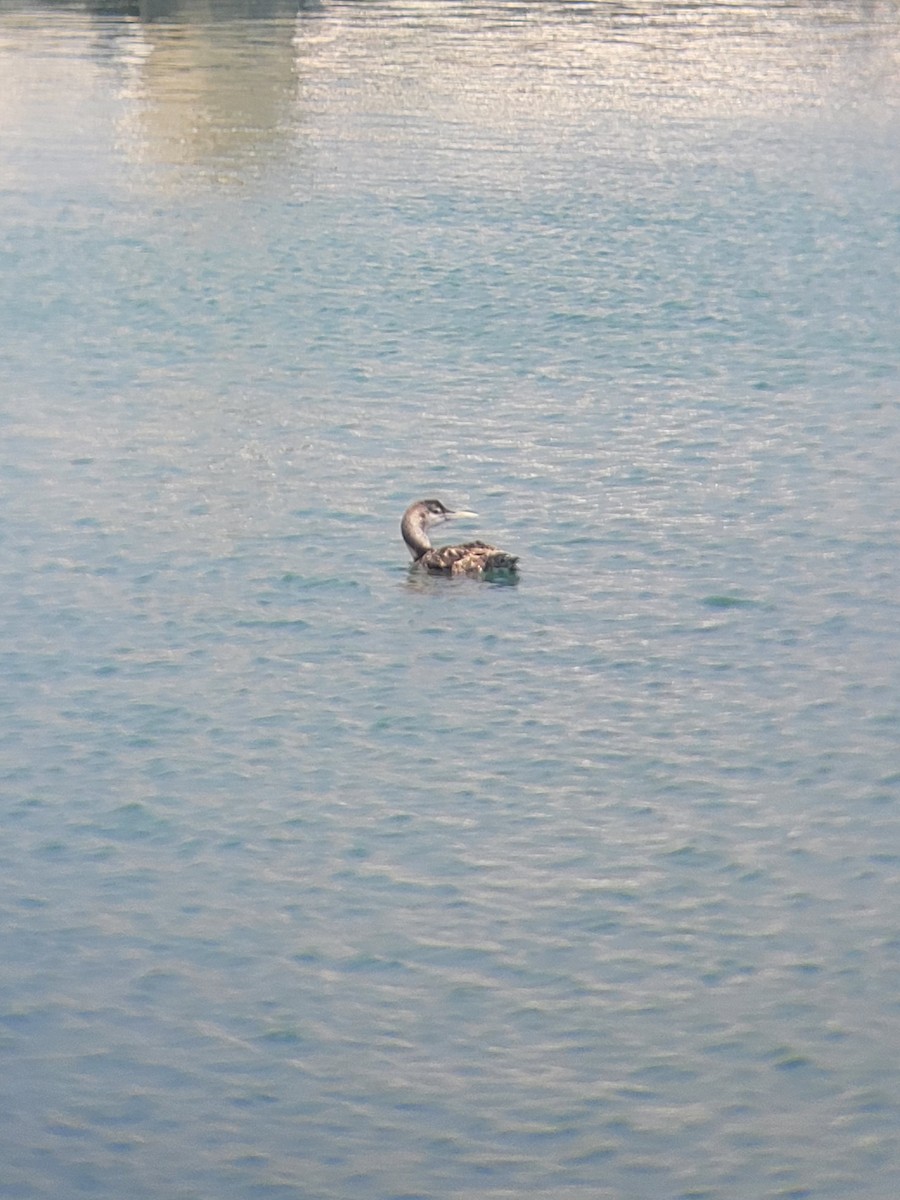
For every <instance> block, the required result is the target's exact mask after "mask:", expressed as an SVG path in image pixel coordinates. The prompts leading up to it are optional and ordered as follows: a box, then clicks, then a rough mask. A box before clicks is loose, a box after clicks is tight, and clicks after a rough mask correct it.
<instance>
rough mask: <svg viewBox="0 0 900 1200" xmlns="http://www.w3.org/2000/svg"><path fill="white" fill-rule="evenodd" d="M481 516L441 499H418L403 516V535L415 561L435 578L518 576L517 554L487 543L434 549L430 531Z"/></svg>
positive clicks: (401, 524)
mask: <svg viewBox="0 0 900 1200" xmlns="http://www.w3.org/2000/svg"><path fill="white" fill-rule="evenodd" d="M477 516H478V513H473V512H467V511H466V510H465V509H459V510H457V511H456V512H454V511H453V509H451V508H447V506H446V505H445V504H442V503H441V502H440V500H417V501H416V502H415V504H411V505H410V506H409V508H408V509H407V510H406V512H405V513H404V514H403V520H402V521H401V522H400V532H401V533H402V534H403V540H404V542H406V544H407V546H408V547H409V552H410V554H411V555H412V556H413V562H414V564H415V565H416V566H418V567H423V568H424V569H425V570H426V571H431V572H432V574H434V575H493V574H503V575H515V574H516V572H517V568H516V563H517V562H518V561H519V559H518V556H517V555H515V554H507V553H506V551H505V550H497V549H496V548H495V547H494V546H489V545H488V544H487V543H486V542H466V543H464V544H463V545H461V546H432V544H431V538H430V537H429V536H428V531H429V529H432V528H434V526H435V525H443V524H444V522H445V521H456V520H458V519H459V518H460V517H477Z"/></svg>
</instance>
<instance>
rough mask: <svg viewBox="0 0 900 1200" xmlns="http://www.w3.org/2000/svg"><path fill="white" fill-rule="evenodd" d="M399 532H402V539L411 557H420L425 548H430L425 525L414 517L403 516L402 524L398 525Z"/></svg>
mask: <svg viewBox="0 0 900 1200" xmlns="http://www.w3.org/2000/svg"><path fill="white" fill-rule="evenodd" d="M400 532H401V533H402V534H403V540H404V542H406V544H407V546H408V547H409V552H410V554H411V555H412V556H413V558H421V557H422V555H423V554H424V553H425V552H426V550H431V549H432V548H433V547H432V545H431V538H430V537H429V536H428V534H427V533H426V532H425V526H424V525H423V524H422V521H421V520H418V521H417V520H415V518H411V517H404V518H403V524H402V525H401V526H400Z"/></svg>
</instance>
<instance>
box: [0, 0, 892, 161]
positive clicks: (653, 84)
mask: <svg viewBox="0 0 900 1200" xmlns="http://www.w3.org/2000/svg"><path fill="white" fill-rule="evenodd" d="M125 7H126V8H127V9H128V12H131V11H132V9H131V8H130V7H129V6H125ZM0 14H2V15H0V49H2V47H3V46H4V45H5V46H6V47H7V49H9V48H13V49H14V50H15V53H14V54H12V55H10V54H7V56H6V64H5V71H4V73H3V77H2V78H0V111H5V110H7V109H8V108H10V107H11V106H12V107H13V108H14V110H16V109H20V108H21V107H22V106H23V105H25V106H26V107H27V105H28V103H29V98H31V99H32V100H36V99H40V100H41V101H42V103H43V105H46V104H48V103H50V100H51V98H50V97H40V98H36V97H33V96H32V95H31V89H32V87H33V84H32V82H31V74H32V73H31V72H30V69H29V59H30V56H31V55H36V56H40V57H45V56H46V55H48V54H53V53H64V52H66V51H67V53H68V57H69V65H68V66H67V68H66V81H65V92H66V96H67V105H68V106H69V107H70V108H71V107H72V106H77V105H78V104H79V103H80V102H81V98H82V97H84V98H85V99H87V98H88V95H89V92H90V88H91V72H92V70H93V64H94V63H95V62H100V61H104V60H106V61H111V62H112V63H113V64H114V65H115V66H116V67H117V68H118V69H119V70H120V71H121V72H122V85H121V89H120V100H121V104H122V109H121V111H120V113H119V118H118V133H119V138H120V141H121V143H122V147H123V149H125V150H126V153H127V154H128V156H129V157H131V158H133V159H135V158H136V159H138V160H140V161H143V162H158V163H160V164H163V165H167V164H168V165H188V164H190V163H197V164H211V165H214V166H216V168H217V169H223V168H225V169H227V168H228V167H229V164H231V165H235V166H237V165H240V164H243V165H246V164H248V163H255V164H257V165H262V164H265V163H266V162H270V161H273V160H277V159H281V158H285V157H287V156H289V155H290V154H291V153H292V152H293V151H294V150H295V149H296V145H295V138H296V135H297V133H298V131H300V130H301V129H303V128H304V127H308V126H312V127H313V128H315V127H316V123H317V118H323V119H324V114H326V113H327V114H328V117H327V119H328V120H329V121H331V123H332V125H334V126H335V127H336V126H337V125H338V124H339V123H340V122H342V121H345V120H346V119H347V117H348V115H350V114H355V116H356V117H357V118H359V119H361V120H362V121H363V122H364V123H365V125H366V128H367V132H368V134H369V135H370V136H371V137H372V139H373V141H375V142H379V141H382V140H383V138H385V137H388V136H389V137H390V138H392V139H394V140H396V139H397V138H398V137H403V136H406V134H405V132H404V126H403V124H402V123H400V124H399V125H394V126H393V127H392V129H391V131H390V133H389V134H386V133H385V132H384V131H383V130H380V127H379V120H378V114H379V112H383V111H385V109H386V107H388V106H389V108H390V110H391V111H395V112H397V113H401V114H402V113H406V114H409V117H410V120H415V121H418V120H421V118H423V117H426V116H438V117H439V118H440V121H441V126H440V128H441V129H443V130H444V134H445V136H447V137H450V138H452V139H456V140H458V139H459V138H461V137H464V136H465V133H464V130H465V129H469V130H479V131H481V133H482V134H483V133H484V132H485V131H487V132H489V133H490V135H491V137H492V138H497V137H498V136H499V137H501V138H504V139H505V140H508V141H510V142H511V143H514V142H515V141H516V139H521V138H522V137H527V130H528V128H529V127H531V126H533V125H534V124H535V123H536V122H537V123H541V124H542V123H543V122H545V121H546V120H547V119H548V117H549V118H550V119H551V120H554V119H555V120H557V121H558V122H559V130H558V135H559V137H561V138H566V137H570V136H575V137H579V136H583V135H585V134H587V135H590V136H593V135H594V134H595V133H596V129H595V123H596V120H597V119H598V117H599V116H600V115H601V114H604V115H605V118H613V117H615V118H618V119H628V118H630V117H637V118H640V119H644V118H646V117H651V116H652V118H653V119H654V121H659V120H660V119H664V118H666V117H668V118H671V119H678V120H685V119H686V120H701V119H702V120H717V119H727V118H729V117H732V116H735V115H739V116H741V117H747V116H748V115H752V114H758V115H760V116H762V115H765V116H766V117H767V118H769V119H778V118H780V117H783V116H784V115H786V114H789V113H790V112H792V111H795V110H797V109H798V108H799V109H800V110H808V111H814V110H816V109H817V108H820V107H827V108H828V109H829V110H830V111H832V112H834V111H835V110H840V111H845V112H847V113H849V114H853V113H857V114H858V113H859V111H860V110H865V112H866V113H867V115H868V116H869V117H870V118H874V119H875V120H878V114H879V112H880V111H883V109H884V108H885V107H888V108H892V107H893V106H895V105H896V103H897V101H898V99H900V83H898V80H900V73H898V72H897V69H896V68H897V64H898V61H900V24H898V22H897V20H896V17H897V6H896V4H895V3H885V4H880V5H877V6H876V9H875V11H874V13H873V11H872V7H871V6H865V9H864V10H863V9H861V8H860V6H858V5H854V4H848V3H846V2H840V3H838V2H832V3H826V4H816V5H788V4H771V3H753V2H747V3H740V4H715V3H707V4H692V5H684V4H659V3H654V2H650V0H645V2H643V3H641V2H639V0H635V2H632V3H630V4H616V5H610V4H605V3H594V2H591V0H585V2H583V3H577V4H575V3H569V4H551V3H536V4H531V5H527V6H522V5H520V4H515V5H513V4H502V3H490V4H478V5H471V4H460V3H456V4H452V3H451V4H445V3H435V2H434V0H418V2H416V0H380V2H379V3H375V4H359V3H356V2H355V0H339V2H336V3H325V4H322V5H310V6H302V7H299V9H298V5H297V4H296V3H286V2H285V0H256V2H254V3H249V2H247V3H239V2H237V0H235V2H233V3H227V4H225V5H219V4H215V5H213V4H211V3H208V2H205V0H144V3H142V4H141V6H140V15H141V18H142V20H134V19H133V18H132V19H130V20H128V21H126V22H124V23H123V22H122V21H121V20H119V21H118V23H117V25H116V30H115V36H112V35H109V36H106V35H105V34H104V30H106V31H107V33H108V32H109V29H111V28H112V24H113V14H111V10H110V7H109V6H103V7H102V9H99V10H98V11H97V12H96V14H95V15H94V16H93V17H92V18H90V19H89V20H88V21H87V22H86V21H85V18H84V15H83V13H74V12H71V11H65V12H63V13H62V14H61V13H60V11H59V9H58V7H57V6H53V8H52V10H49V11H48V10H42V9H40V8H38V9H35V8H34V7H30V8H28V9H25V10H22V11H19V10H15V9H12V10H11V9H7V10H6V11H5V12H2V10H0ZM237 17H244V18H252V19H251V20H236V19H234V18H237ZM373 62H375V63H379V64H380V69H378V70H374V71H373V70H372V63H373ZM57 102H58V94H57V95H56V96H55V98H54V103H57ZM35 119H36V122H37V121H39V120H41V119H43V114H35ZM331 132H333V131H331ZM407 132H408V131H407ZM346 136H350V135H349V133H348V134H347V135H346Z"/></svg>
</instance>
